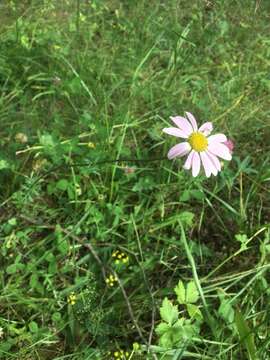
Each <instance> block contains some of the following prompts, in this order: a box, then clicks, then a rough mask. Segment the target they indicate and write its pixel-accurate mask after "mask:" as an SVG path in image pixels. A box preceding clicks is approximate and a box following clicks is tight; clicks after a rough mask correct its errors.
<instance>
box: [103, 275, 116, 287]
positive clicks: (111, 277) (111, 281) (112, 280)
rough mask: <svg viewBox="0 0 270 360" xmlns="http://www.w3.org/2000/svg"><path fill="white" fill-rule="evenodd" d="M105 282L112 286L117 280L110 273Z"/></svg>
mask: <svg viewBox="0 0 270 360" xmlns="http://www.w3.org/2000/svg"><path fill="white" fill-rule="evenodd" d="M105 281H106V284H107V285H109V286H110V287H112V286H114V285H115V283H116V282H117V278H116V277H115V276H114V275H110V276H108V277H107V278H106V280H105Z"/></svg>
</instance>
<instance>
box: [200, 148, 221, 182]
mask: <svg viewBox="0 0 270 360" xmlns="http://www.w3.org/2000/svg"><path fill="white" fill-rule="evenodd" d="M200 156H201V159H202V164H203V167H204V171H205V175H206V177H210V175H211V174H214V175H215V176H216V175H217V173H218V171H217V168H216V167H215V166H214V164H213V163H212V161H211V160H210V158H209V157H208V156H207V153H206V152H205V151H202V152H200Z"/></svg>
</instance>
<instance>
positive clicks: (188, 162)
mask: <svg viewBox="0 0 270 360" xmlns="http://www.w3.org/2000/svg"><path fill="white" fill-rule="evenodd" d="M194 153H195V151H194V150H191V152H190V153H189V154H188V157H187V160H186V162H185V163H184V165H183V168H184V169H185V170H189V169H190V168H191V164H192V159H193V155H194Z"/></svg>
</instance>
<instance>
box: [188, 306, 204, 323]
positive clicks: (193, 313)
mask: <svg viewBox="0 0 270 360" xmlns="http://www.w3.org/2000/svg"><path fill="white" fill-rule="evenodd" d="M187 311H188V314H189V316H190V317H191V319H196V320H199V321H200V320H202V319H203V316H202V313H201V310H200V309H199V307H198V306H197V305H194V304H187Z"/></svg>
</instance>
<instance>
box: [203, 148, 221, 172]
mask: <svg viewBox="0 0 270 360" xmlns="http://www.w3.org/2000/svg"><path fill="white" fill-rule="evenodd" d="M206 153H207V155H208V157H209V158H210V160H211V161H212V163H213V164H214V165H215V167H216V169H217V171H221V164H220V161H219V160H218V158H217V157H216V155H213V154H211V153H210V152H209V151H206Z"/></svg>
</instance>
